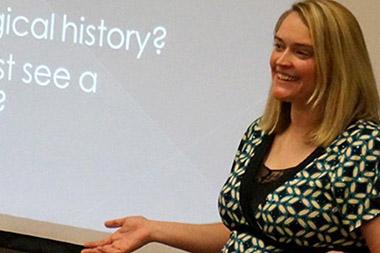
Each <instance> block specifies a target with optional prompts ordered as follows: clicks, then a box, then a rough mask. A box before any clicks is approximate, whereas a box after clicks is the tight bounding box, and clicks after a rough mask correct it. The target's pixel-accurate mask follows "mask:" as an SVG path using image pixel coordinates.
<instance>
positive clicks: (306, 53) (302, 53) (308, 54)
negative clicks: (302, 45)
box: [296, 49, 313, 59]
mask: <svg viewBox="0 0 380 253" xmlns="http://www.w3.org/2000/svg"><path fill="white" fill-rule="evenodd" d="M296 54H297V55H298V56H299V57H300V58H302V59H307V58H310V57H312V56H313V52H310V51H309V50H303V49H300V50H296Z"/></svg>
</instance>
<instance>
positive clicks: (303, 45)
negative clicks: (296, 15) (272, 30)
mask: <svg viewBox="0 0 380 253" xmlns="http://www.w3.org/2000/svg"><path fill="white" fill-rule="evenodd" d="M274 39H275V40H279V41H280V42H282V43H284V40H283V39H281V38H280V37H278V36H276V35H275V36H274ZM294 45H295V46H297V47H305V48H308V49H311V50H313V46H312V45H310V44H304V43H294Z"/></svg>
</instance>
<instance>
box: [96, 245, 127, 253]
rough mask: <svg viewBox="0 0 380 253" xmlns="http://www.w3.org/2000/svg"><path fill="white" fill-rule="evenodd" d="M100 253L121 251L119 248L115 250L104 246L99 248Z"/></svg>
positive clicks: (110, 246) (117, 252)
mask: <svg viewBox="0 0 380 253" xmlns="http://www.w3.org/2000/svg"><path fill="white" fill-rule="evenodd" d="M100 250H101V252H102V253H121V252H122V251H121V250H120V249H119V248H116V247H115V246H114V245H106V246H103V247H101V248H100Z"/></svg>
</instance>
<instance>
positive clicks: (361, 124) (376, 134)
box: [332, 120, 380, 149]
mask: <svg viewBox="0 0 380 253" xmlns="http://www.w3.org/2000/svg"><path fill="white" fill-rule="evenodd" d="M342 143H346V144H350V145H353V146H360V144H362V145H363V144H370V145H371V146H373V145H375V146H373V147H372V148H377V149H380V124H378V123H376V122H373V121H369V120H357V121H355V122H353V123H351V124H350V125H349V126H348V127H347V128H346V130H345V131H344V132H343V133H342V134H341V135H339V136H338V137H337V138H336V140H335V141H334V142H333V143H332V145H333V146H334V145H341V144H342ZM376 145H378V146H376Z"/></svg>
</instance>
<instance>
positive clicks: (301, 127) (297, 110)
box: [288, 105, 321, 135]
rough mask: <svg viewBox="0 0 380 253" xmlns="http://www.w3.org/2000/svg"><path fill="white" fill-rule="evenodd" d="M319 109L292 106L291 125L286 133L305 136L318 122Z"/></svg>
mask: <svg viewBox="0 0 380 253" xmlns="http://www.w3.org/2000/svg"><path fill="white" fill-rule="evenodd" d="M320 111H321V110H320V109H319V108H312V107H311V106H302V107H300V106H294V105H292V107H291V111H290V118H291V123H290V125H289V127H288V131H290V132H293V133H297V134H298V135H305V134H307V133H308V132H310V131H311V130H313V129H314V128H315V127H317V125H318V123H319V122H320Z"/></svg>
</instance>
